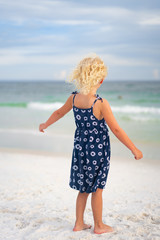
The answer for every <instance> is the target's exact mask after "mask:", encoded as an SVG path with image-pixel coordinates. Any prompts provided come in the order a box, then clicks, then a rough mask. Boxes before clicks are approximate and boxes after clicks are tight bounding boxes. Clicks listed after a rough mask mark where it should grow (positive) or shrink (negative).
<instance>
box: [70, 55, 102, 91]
mask: <svg viewBox="0 0 160 240" xmlns="http://www.w3.org/2000/svg"><path fill="white" fill-rule="evenodd" d="M106 76H107V67H106V66H105V65H104V62H103V61H102V60H101V59H100V58H99V57H98V56H97V55H96V56H95V55H94V56H93V57H85V58H83V59H82V60H81V61H80V62H79V64H78V65H77V67H76V68H75V69H74V70H73V72H72V73H71V74H70V77H69V82H73V81H74V80H75V82H74V83H75V86H76V88H77V89H79V90H80V92H81V93H83V94H88V93H90V92H91V90H92V89H93V88H94V87H95V86H96V85H97V84H101V83H102V80H103V79H104V78H105V77H106Z"/></svg>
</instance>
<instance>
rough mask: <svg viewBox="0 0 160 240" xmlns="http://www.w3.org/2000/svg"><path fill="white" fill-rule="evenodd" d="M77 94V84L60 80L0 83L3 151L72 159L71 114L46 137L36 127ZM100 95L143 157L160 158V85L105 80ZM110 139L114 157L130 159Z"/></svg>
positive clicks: (153, 82)
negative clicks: (55, 155)
mask: <svg viewBox="0 0 160 240" xmlns="http://www.w3.org/2000/svg"><path fill="white" fill-rule="evenodd" d="M74 90H76V89H75V87H74V85H73V84H70V83H66V82H62V81H52V82H47V81H43V82H42V81H36V82H31V81H28V82H27V81H26V82H20V81H14V82H13V81H10V82H0V133H1V137H0V148H1V149H6V148H7V149H21V150H23V149H25V150H26V149H27V150H32V151H45V152H53V153H55V154H56V153H57V154H70V155H71V153H72V147H73V137H74V131H75V122H74V115H73V111H72V110H71V111H70V112H69V113H67V114H66V115H65V116H64V117H63V118H61V119H60V120H59V121H57V122H55V123H54V124H53V125H51V126H49V127H48V128H47V129H46V131H45V133H40V132H39V129H38V128H39V124H40V123H42V122H45V121H46V120H47V119H48V118H49V117H50V115H51V114H52V113H53V111H55V110H56V109H58V108H60V107H61V106H62V105H63V104H64V103H65V101H66V100H67V98H68V97H69V96H70V94H71V92H72V91H74ZM97 94H99V95H100V96H101V97H102V98H106V99H107V100H108V102H109V103H110V106H111V109H112V112H113V114H114V116H115V118H116V120H117V122H118V124H119V125H120V127H121V128H122V129H123V130H124V131H125V132H126V133H127V135H128V136H129V138H130V139H131V140H132V141H133V143H134V144H135V145H136V146H137V147H138V148H139V149H140V150H141V151H142V152H143V155H144V157H145V158H149V159H156V160H157V159H160V157H159V155H160V154H159V153H160V152H159V149H160V82H159V81H107V80H105V81H104V82H103V84H102V86H101V87H100V88H99V89H98V90H97ZM109 130H110V129H109ZM110 138H111V144H112V143H113V145H111V146H113V147H111V150H112V154H113V155H117V156H119V155H121V156H123V155H125V156H129V154H130V153H129V152H130V150H129V149H128V148H126V146H124V145H123V144H122V143H121V142H120V141H119V140H118V139H117V138H116V136H115V135H114V134H113V133H112V132H111V130H110Z"/></svg>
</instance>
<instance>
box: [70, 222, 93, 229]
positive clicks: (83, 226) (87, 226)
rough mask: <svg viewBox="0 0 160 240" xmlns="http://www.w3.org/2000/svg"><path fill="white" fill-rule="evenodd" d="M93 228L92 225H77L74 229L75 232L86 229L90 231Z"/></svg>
mask: <svg viewBox="0 0 160 240" xmlns="http://www.w3.org/2000/svg"><path fill="white" fill-rule="evenodd" d="M91 227H92V226H91V225H90V224H85V223H83V224H82V225H75V226H74V228H73V231H81V230H86V229H90V228H91Z"/></svg>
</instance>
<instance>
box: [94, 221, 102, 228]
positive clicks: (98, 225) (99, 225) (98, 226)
mask: <svg viewBox="0 0 160 240" xmlns="http://www.w3.org/2000/svg"><path fill="white" fill-rule="evenodd" d="M103 225H104V224H103V222H95V223H94V227H97V228H101V227H103Z"/></svg>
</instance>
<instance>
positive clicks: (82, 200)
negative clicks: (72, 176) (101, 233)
mask: <svg viewBox="0 0 160 240" xmlns="http://www.w3.org/2000/svg"><path fill="white" fill-rule="evenodd" d="M88 195H89V193H85V192H84V193H81V192H79V193H78V196H77V201H76V222H75V226H74V228H73V231H80V230H84V229H88V228H91V225H88V224H85V223H84V220H83V216H84V210H85V207H86V202H87V198H88Z"/></svg>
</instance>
